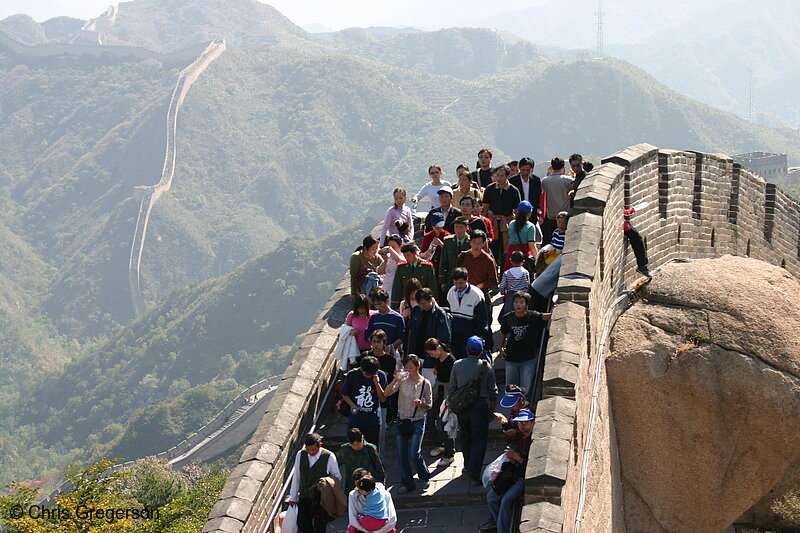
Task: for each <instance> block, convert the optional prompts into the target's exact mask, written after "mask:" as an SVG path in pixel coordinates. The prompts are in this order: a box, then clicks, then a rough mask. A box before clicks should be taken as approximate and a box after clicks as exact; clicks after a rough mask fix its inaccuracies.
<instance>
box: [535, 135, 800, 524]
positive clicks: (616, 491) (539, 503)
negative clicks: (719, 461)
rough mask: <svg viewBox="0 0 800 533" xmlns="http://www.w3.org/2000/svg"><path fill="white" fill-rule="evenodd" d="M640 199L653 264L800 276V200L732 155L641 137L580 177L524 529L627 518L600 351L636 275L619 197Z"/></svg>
mask: <svg viewBox="0 0 800 533" xmlns="http://www.w3.org/2000/svg"><path fill="white" fill-rule="evenodd" d="M642 201H648V202H649V206H648V207H647V208H646V209H643V210H641V212H640V213H637V214H636V215H635V216H634V218H633V225H634V227H636V228H637V229H638V230H639V232H640V233H641V235H642V236H643V237H644V238H645V241H646V243H647V247H648V256H649V259H650V268H651V270H652V269H653V268H655V267H657V266H659V265H662V264H664V263H665V262H667V261H669V260H671V259H677V258H688V259H700V258H707V257H716V256H719V255H722V254H733V255H741V256H750V257H754V258H756V259H760V260H762V261H766V262H768V263H772V264H775V265H779V266H781V267H783V268H786V269H787V270H788V271H789V272H790V273H791V274H793V275H794V276H795V277H800V205H798V202H797V201H795V200H793V199H791V198H789V197H788V196H787V195H786V194H784V193H783V192H782V191H781V190H779V189H777V188H776V187H775V186H774V185H771V184H768V183H766V182H765V181H764V180H763V179H762V178H760V177H759V176H757V175H754V174H753V173H752V172H751V171H749V170H746V169H744V168H742V167H740V166H739V165H736V164H734V162H733V160H732V158H731V157H730V156H727V155H722V154H705V153H696V152H686V151H675V150H660V149H658V148H656V147H655V146H652V145H648V144H640V145H636V146H632V147H630V148H627V149H625V150H623V151H621V152H618V153H616V154H614V155H612V156H610V157H607V158H606V159H604V160H603V164H602V165H600V166H598V167H597V168H595V170H594V171H593V172H592V173H591V174H589V175H588V176H587V177H586V179H585V180H584V182H583V184H582V185H581V187H580V189H579V191H578V195H577V197H576V201H575V206H576V212H577V213H579V214H577V215H576V216H574V217H573V218H571V219H570V223H569V229H568V233H567V244H566V247H565V249H564V256H563V259H562V268H561V278H560V280H559V285H558V292H557V293H558V297H559V300H558V302H559V303H558V304H557V305H556V307H555V309H554V311H553V321H552V323H551V339H550V341H549V344H548V350H547V359H546V363H545V370H544V389H543V390H544V394H545V399H544V400H543V401H542V402H540V403H539V406H538V408H537V423H536V426H535V430H534V442H533V445H532V447H531V455H530V461H529V465H528V471H527V473H526V493H525V506H524V508H523V514H522V523H521V525H520V530H521V531H523V532H536V531H538V532H545V531H547V532H561V531H563V532H570V533H571V532H573V531H576V529H580V530H582V531H591V532H605V531H609V532H610V531H615V532H617V531H624V530H625V527H624V524H623V518H622V513H621V511H622V500H621V489H620V480H619V465H618V462H617V453H616V436H615V433H614V422H613V413H611V411H610V409H609V403H608V390H607V387H606V384H605V379H604V376H603V374H602V372H603V368H604V366H603V363H602V360H600V361H599V364H598V356H599V354H600V349H601V342H602V334H603V328H604V327H605V324H606V320H607V319H610V318H613V316H615V315H618V314H619V313H621V312H622V310H623V309H624V306H625V304H626V303H627V302H626V300H625V298H624V296H625V294H626V292H627V291H628V290H629V287H630V286H631V284H632V283H633V282H634V281H635V280H636V279H637V278H638V275H637V273H636V262H635V258H634V256H633V252H632V251H631V250H630V248H629V247H628V246H626V244H625V240H624V235H623V229H622V226H623V218H622V208H623V206H629V205H635V204H639V203H640V202H642ZM620 297H622V298H620ZM615 302H616V303H615ZM598 372H599V373H600V375H599V376H598V375H597V374H598ZM590 435H591V446H590V447H588V449H587V441H589V437H590ZM584 474H585V476H584ZM584 477H585V479H584ZM582 488H584V489H585V490H584V491H583V494H584V499H583V501H582V500H581V489H582ZM579 508H580V509H581V510H582V512H580V515H581V516H580V517H578V514H579ZM578 518H580V523H579V524H578V523H577V522H578V520H577V519H578Z"/></svg>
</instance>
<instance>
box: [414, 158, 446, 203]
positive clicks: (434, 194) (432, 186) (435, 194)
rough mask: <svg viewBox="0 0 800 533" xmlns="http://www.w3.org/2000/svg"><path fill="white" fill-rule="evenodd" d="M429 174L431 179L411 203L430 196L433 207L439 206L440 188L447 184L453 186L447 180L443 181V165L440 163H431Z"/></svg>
mask: <svg viewBox="0 0 800 533" xmlns="http://www.w3.org/2000/svg"><path fill="white" fill-rule="evenodd" d="M428 175H429V176H430V177H431V181H429V182H428V183H426V184H425V185H423V186H422V188H421V189H420V190H419V192H418V193H417V194H415V195H414V196H412V197H411V203H413V204H416V203H417V202H419V201H420V200H422V199H423V198H426V197H427V198H430V200H431V209H433V208H436V207H439V205H440V202H439V189H441V188H442V187H444V186H445V185H447V186H448V187H449V186H451V184H450V182H449V181H447V180H444V181H442V167H440V166H439V165H431V166H429V167H428Z"/></svg>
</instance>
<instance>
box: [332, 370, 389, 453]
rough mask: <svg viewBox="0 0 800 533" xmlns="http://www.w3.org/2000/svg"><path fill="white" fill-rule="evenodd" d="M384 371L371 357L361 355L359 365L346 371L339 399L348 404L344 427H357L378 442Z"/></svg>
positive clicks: (384, 399) (368, 438)
mask: <svg viewBox="0 0 800 533" xmlns="http://www.w3.org/2000/svg"><path fill="white" fill-rule="evenodd" d="M386 383H387V378H386V373H385V372H384V371H383V370H381V369H380V364H379V363H378V360H377V359H376V358H375V357H372V356H365V357H362V358H361V363H360V368H354V369H353V370H351V371H349V372H348V373H347V374H346V375H345V378H344V385H343V386H342V400H343V401H344V402H345V403H346V404H347V405H349V406H350V415H349V416H348V417H347V429H348V430H349V429H352V428H354V427H357V428H359V429H360V430H361V432H362V433H363V434H364V438H366V439H367V442H371V443H373V444H378V443H379V442H380V428H381V412H380V409H381V402H385V401H386V397H384V396H383V388H385V387H386Z"/></svg>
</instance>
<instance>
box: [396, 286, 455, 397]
mask: <svg viewBox="0 0 800 533" xmlns="http://www.w3.org/2000/svg"><path fill="white" fill-rule="evenodd" d="M414 297H415V298H416V299H417V306H416V307H414V308H412V310H411V318H410V319H409V321H408V329H407V332H408V337H407V341H406V345H405V346H406V353H413V354H416V355H418V356H420V358H422V357H425V341H427V340H428V339H430V338H431V337H433V338H434V339H439V340H440V341H441V342H443V343H445V344H449V343H450V337H451V327H450V315H449V314H448V313H447V311H445V310H444V309H442V308H441V307H439V304H437V303H436V298H434V297H433V292H432V291H431V290H430V289H429V288H427V287H424V288H422V289H418V290H417V292H416V293H415V294H414ZM435 366H436V365H435V361H430V362H429V361H428V359H425V363H424V364H423V366H422V375H423V376H424V375H425V374H426V373H429V374H430V377H429V378H428V379H430V380H431V381H433V379H434V375H433V369H434V368H435ZM427 370H430V371H429V372H427ZM425 377H428V376H425Z"/></svg>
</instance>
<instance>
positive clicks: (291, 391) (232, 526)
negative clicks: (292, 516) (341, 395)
mask: <svg viewBox="0 0 800 533" xmlns="http://www.w3.org/2000/svg"><path fill="white" fill-rule="evenodd" d="M349 294H350V277H349V275H346V276H345V277H344V279H343V280H342V282H341V283H340V284H339V286H338V287H337V288H336V290H335V291H334V293H333V295H332V296H331V298H330V299H329V300H328V302H327V304H326V305H325V307H323V309H322V311H321V312H320V314H319V316H318V318H317V320H316V322H314V325H312V326H311V328H310V329H309V330H308V332H307V333H306V334H305V335H304V337H303V341H302V342H301V344H300V347H299V348H298V349H297V351H296V352H295V354H294V357H293V358H292V363H291V364H290V365H289V367H288V368H287V369H286V372H285V373H284V374H283V376H282V378H281V382H280V384H279V385H278V389H277V390H276V391H275V393H274V396H273V398H272V400H271V401H270V403H269V405H268V406H267V409H266V413H265V414H264V416H263V418H262V419H261V422H260V423H259V425H258V428H257V429H256V431H255V433H254V434H253V436H252V437H251V438H250V442H249V443H248V445H247V447H246V448H245V450H244V453H242V456H241V458H240V459H239V465H238V466H237V467H236V468H235V469H234V471H233V472H232V474H231V476H230V477H229V478H228V482H227V483H226V484H225V488H224V489H223V490H222V493H221V494H220V497H219V500H218V501H217V503H216V504H215V505H214V507H213V508H212V510H211V513H210V514H209V518H208V521H207V522H206V525H205V527H204V528H203V532H215V533H222V532H225V533H234V532H236V533H239V532H244V533H261V532H262V531H263V530H264V527H265V526H266V525H267V524H268V522H269V520H270V514H271V511H272V510H273V508H274V506H275V504H276V501H277V500H278V498H280V497H282V495H283V490H282V487H283V484H284V481H285V479H286V475H287V474H288V472H289V468H288V467H289V466H290V465H291V463H292V461H293V460H294V454H295V453H296V452H297V450H298V449H299V442H300V440H301V439H302V436H303V435H304V434H305V433H307V432H308V431H309V430H310V429H311V426H312V423H313V417H314V414H315V413H316V412H317V411H318V410H319V409H320V408H321V407H322V402H323V400H324V395H325V392H326V390H327V389H328V386H329V385H330V384H331V381H332V380H333V379H335V377H336V374H337V370H338V366H337V365H338V363H337V361H336V360H335V359H334V357H333V350H334V347H335V345H336V340H337V338H338V331H339V327H340V326H341V325H342V324H343V323H344V319H345V317H346V316H347V312H348V311H349V310H350V309H351V304H350V300H349V299H348V297H347V296H348V295H349Z"/></svg>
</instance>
